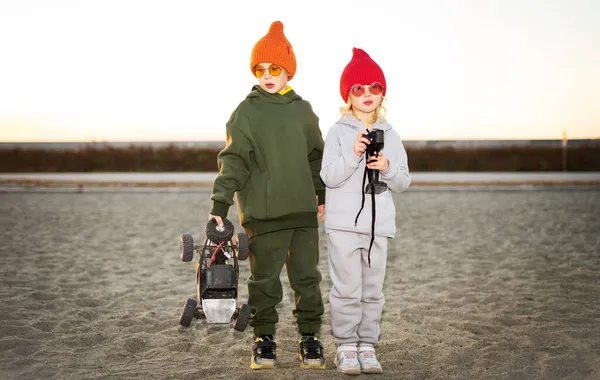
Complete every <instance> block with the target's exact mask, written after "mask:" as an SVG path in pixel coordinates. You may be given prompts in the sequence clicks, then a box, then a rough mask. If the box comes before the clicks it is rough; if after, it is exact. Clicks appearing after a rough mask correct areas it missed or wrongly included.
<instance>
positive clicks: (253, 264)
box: [248, 228, 323, 336]
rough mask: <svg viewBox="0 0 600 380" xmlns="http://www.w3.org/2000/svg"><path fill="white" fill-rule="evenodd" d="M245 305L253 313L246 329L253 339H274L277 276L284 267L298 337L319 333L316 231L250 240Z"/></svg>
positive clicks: (291, 231)
mask: <svg viewBox="0 0 600 380" xmlns="http://www.w3.org/2000/svg"><path fill="white" fill-rule="evenodd" d="M248 262H249V264H250V274H251V275H250V278H249V279H248V304H250V306H251V307H252V308H253V309H254V312H253V313H252V316H251V318H250V326H252V327H253V328H254V335H255V336H261V335H275V324H276V323H277V322H278V321H279V316H278V315H277V310H275V307H276V306H277V305H278V304H279V303H280V302H281V300H282V298H283V288H282V287H281V281H280V280H279V275H280V274H281V270H282V269H283V265H284V264H285V266H286V270H287V274H288V279H289V281H290V287H291V288H292V290H293V292H294V301H295V308H294V311H293V314H294V316H295V317H296V321H297V323H298V332H299V333H300V334H310V333H314V334H317V333H319V332H320V329H321V319H322V316H323V299H322V298H321V288H320V286H319V284H320V282H321V272H320V271H319V269H318V268H317V265H318V263H319V232H318V229H317V228H295V229H286V230H281V231H275V232H270V233H267V234H262V235H258V236H254V237H252V239H251V240H250V255H249V256H248Z"/></svg>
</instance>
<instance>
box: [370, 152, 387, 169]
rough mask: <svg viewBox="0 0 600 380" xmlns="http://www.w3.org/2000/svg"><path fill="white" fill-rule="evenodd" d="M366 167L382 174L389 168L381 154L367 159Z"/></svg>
mask: <svg viewBox="0 0 600 380" xmlns="http://www.w3.org/2000/svg"><path fill="white" fill-rule="evenodd" d="M367 167H368V168H369V169H375V170H379V171H380V172H384V171H386V170H388V169H389V168H390V161H389V160H388V159H387V158H385V157H384V155H383V152H379V153H378V154H377V156H372V157H369V161H367Z"/></svg>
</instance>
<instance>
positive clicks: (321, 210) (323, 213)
mask: <svg viewBox="0 0 600 380" xmlns="http://www.w3.org/2000/svg"><path fill="white" fill-rule="evenodd" d="M317 215H319V216H320V217H321V222H324V221H325V205H319V212H318V213H317Z"/></svg>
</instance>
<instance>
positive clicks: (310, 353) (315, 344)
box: [302, 338, 321, 359]
mask: <svg viewBox="0 0 600 380" xmlns="http://www.w3.org/2000/svg"><path fill="white" fill-rule="evenodd" d="M302 352H303V353H304V357H305V358H306V359H321V346H320V345H319V341H317V340H316V339H314V338H309V339H306V340H303V341H302Z"/></svg>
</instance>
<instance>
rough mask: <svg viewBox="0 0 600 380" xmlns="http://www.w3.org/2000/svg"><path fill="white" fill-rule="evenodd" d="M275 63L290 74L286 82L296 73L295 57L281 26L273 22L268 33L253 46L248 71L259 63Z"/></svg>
mask: <svg viewBox="0 0 600 380" xmlns="http://www.w3.org/2000/svg"><path fill="white" fill-rule="evenodd" d="M263 62H270V63H276V64H278V65H279V66H281V67H283V68H285V69H286V70H287V72H288V73H289V74H290V77H289V78H288V80H290V79H292V78H293V77H294V74H295V73H296V55H294V50H293V49H292V45H291V44H290V41H288V40H287V38H285V35H284V34H283V24H282V23H281V22H280V21H275V22H273V23H272V24H271V27H270V28H269V32H268V33H267V34H266V35H265V36H264V37H263V38H261V39H260V40H258V42H257V43H256V45H254V48H253V49H252V56H251V57H250V70H252V68H254V66H256V65H257V64H259V63H263Z"/></svg>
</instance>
